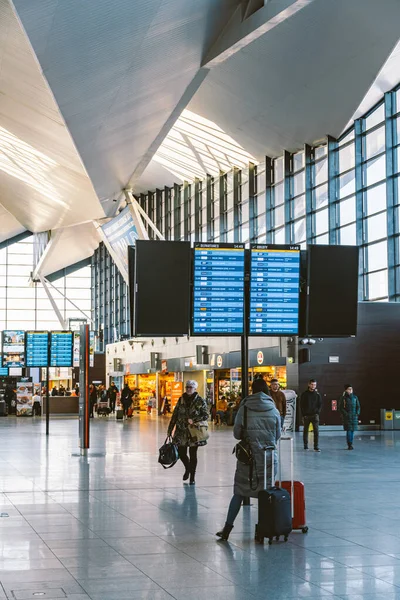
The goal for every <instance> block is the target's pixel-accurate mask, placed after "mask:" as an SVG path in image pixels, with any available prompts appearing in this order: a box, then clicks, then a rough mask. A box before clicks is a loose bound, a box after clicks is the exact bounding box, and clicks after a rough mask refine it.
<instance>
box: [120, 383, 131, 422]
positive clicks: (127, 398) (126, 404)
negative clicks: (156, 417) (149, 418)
mask: <svg viewBox="0 0 400 600" xmlns="http://www.w3.org/2000/svg"><path fill="white" fill-rule="evenodd" d="M132 398H133V391H132V390H131V388H130V387H129V385H128V384H127V383H126V384H125V387H124V389H123V390H122V393H121V404H122V407H123V409H124V417H127V416H128V410H129V408H130V407H131V404H132Z"/></svg>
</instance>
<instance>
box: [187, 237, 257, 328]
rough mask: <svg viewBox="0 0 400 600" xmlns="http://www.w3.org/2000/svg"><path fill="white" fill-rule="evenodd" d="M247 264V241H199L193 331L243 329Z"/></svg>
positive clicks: (195, 266)
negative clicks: (240, 242) (231, 242)
mask: <svg viewBox="0 0 400 600" xmlns="http://www.w3.org/2000/svg"><path fill="white" fill-rule="evenodd" d="M244 264H245V249H244V244H226V243H220V244H217V243H215V244H211V243H201V242H196V243H195V245H194V267H193V309H192V333H193V335H241V334H242V333H243V328H244V310H243V306H244Z"/></svg>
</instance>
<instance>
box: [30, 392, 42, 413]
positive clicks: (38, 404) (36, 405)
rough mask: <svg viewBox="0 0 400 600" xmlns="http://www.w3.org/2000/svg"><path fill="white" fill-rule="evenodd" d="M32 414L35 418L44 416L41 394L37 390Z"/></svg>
mask: <svg viewBox="0 0 400 600" xmlns="http://www.w3.org/2000/svg"><path fill="white" fill-rule="evenodd" d="M32 400H33V405H32V414H33V416H34V417H40V416H41V414H42V401H41V398H40V395H39V392H38V391H37V390H36V392H35V395H34V396H33V398H32Z"/></svg>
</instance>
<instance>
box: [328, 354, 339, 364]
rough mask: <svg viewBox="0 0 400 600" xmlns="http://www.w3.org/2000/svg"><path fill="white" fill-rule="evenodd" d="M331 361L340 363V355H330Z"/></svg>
mask: <svg viewBox="0 0 400 600" xmlns="http://www.w3.org/2000/svg"><path fill="white" fill-rule="evenodd" d="M329 362H330V363H338V362H339V357H338V356H330V357H329Z"/></svg>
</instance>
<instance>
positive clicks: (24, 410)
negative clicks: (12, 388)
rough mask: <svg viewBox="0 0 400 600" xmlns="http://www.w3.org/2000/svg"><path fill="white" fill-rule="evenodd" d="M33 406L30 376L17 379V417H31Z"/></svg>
mask: <svg viewBox="0 0 400 600" xmlns="http://www.w3.org/2000/svg"><path fill="white" fill-rule="evenodd" d="M32 407H33V382H32V378H31V377H21V379H20V380H18V381H17V417H31V416H32Z"/></svg>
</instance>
